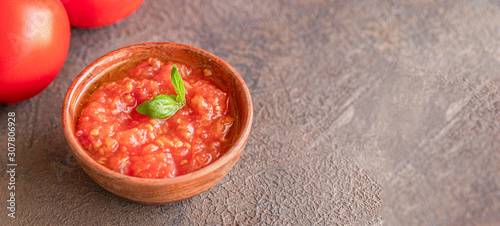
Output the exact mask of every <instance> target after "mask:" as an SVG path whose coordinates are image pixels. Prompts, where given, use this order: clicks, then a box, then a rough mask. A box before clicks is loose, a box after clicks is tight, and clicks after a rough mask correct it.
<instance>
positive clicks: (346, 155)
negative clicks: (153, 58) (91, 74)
mask: <svg viewBox="0 0 500 226" xmlns="http://www.w3.org/2000/svg"><path fill="white" fill-rule="evenodd" d="M152 41H169V42H179V43H184V44H188V45H192V46H196V47H199V48H202V49H205V50H207V51H209V52H212V53H214V54H215V55H217V56H219V57H221V58H222V59H224V60H225V61H226V62H228V63H229V64H230V65H232V66H233V67H234V68H235V69H236V70H237V71H238V72H239V73H240V74H241V75H242V77H243V79H244V80H245V82H246V83H247V85H248V87H249V89H250V92H251V94H252V98H253V103H254V108H255V109H254V124H253V128H252V133H251V135H250V138H249V140H248V144H247V147H246V149H245V151H244V152H243V154H242V156H241V158H240V160H239V161H238V163H237V164H236V165H235V167H234V168H233V169H232V170H231V171H230V172H229V174H228V175H227V176H226V177H225V178H224V179H222V180H221V181H220V182H219V183H218V184H216V185H215V186H214V187H212V188H211V189H209V190H208V191H206V192H204V193H202V194H201V195H199V196H196V197H194V198H191V199H189V200H185V201H183V202H180V203H176V204H170V205H161V206H149V205H142V204H137V203H133V202H130V201H128V200H125V199H122V198H119V197H117V196H115V195H113V194H111V193H109V192H107V191H106V190H104V189H103V188H101V187H100V186H99V185H97V184H96V183H94V182H93V181H92V180H91V179H90V178H89V177H88V176H87V175H86V174H85V173H84V171H83V170H82V169H81V168H80V167H79V166H78V164H77V163H76V162H75V159H74V158H73V157H72V156H71V154H70V151H69V150H70V148H69V146H68V144H67V143H66V140H65V138H64V134H63V131H62V126H61V119H60V115H61V105H62V101H63V97H64V95H65V93H66V90H67V89H68V87H69V85H70V83H71V82H72V80H73V79H74V78H75V77H76V75H78V73H79V72H80V71H81V70H83V68H84V67H85V66H86V65H88V64H89V63H91V62H92V61H94V60H95V59H97V58H98V57H100V56H102V55H104V54H106V53H108V52H110V51H112V50H115V49H118V48H120V47H124V46H127V45H131V44H136V43H141V42H152ZM499 75H500V4H499V3H498V1H487V0H484V1H469V0H459V1H431V0H417V1H411V2H408V3H403V2H400V1H323V0H308V1H295V0H292V1H285V0H280V1H242V0H233V1H171V0H164V1H152V0H149V1H146V2H145V3H144V4H143V5H142V6H141V8H139V10H138V11H136V12H135V13H134V14H132V15H131V16H130V17H128V18H126V19H124V20H122V21H120V22H118V23H116V24H114V25H111V26H108V27H104V28H100V29H77V28H73V29H72V37H71V47H70V50H69V53H68V57H67V59H66V62H65V65H64V67H63V68H62V70H61V72H60V73H59V75H58V77H57V78H56V79H55V81H54V82H53V83H52V84H51V85H50V86H49V87H48V88H47V89H46V90H45V91H44V92H42V93H41V94H40V95H38V96H36V97H35V98H32V99H30V100H29V101H25V102H22V103H19V104H13V105H8V106H0V122H3V123H1V125H0V138H1V139H0V146H1V147H2V149H1V150H6V148H4V147H7V141H6V137H7V123H6V122H7V113H8V112H15V113H16V120H17V127H16V129H17V133H16V145H17V156H16V157H17V162H18V167H17V169H16V170H17V174H16V183H17V184H16V208H17V209H16V215H17V218H16V219H15V220H12V219H10V218H9V217H7V210H6V207H7V205H8V204H7V202H5V200H7V199H8V193H7V188H6V187H7V183H8V180H9V177H8V175H7V173H2V174H1V175H0V185H1V186H0V190H1V191H0V199H1V200H2V202H1V203H2V204H0V221H1V222H2V224H12V225H15V224H20V225H25V224H42V225H48V224H54V225H61V224H66V225H91V224H94V225H95V224H102V223H104V224H106V225H118V224H120V225H159V224H166V225H193V224H203V225H204V224H210V225H211V224H242V225H255V224H280V225H281V224H290V225H337V224H338V225H345V224H348V225H379V224H385V225H493V224H496V223H498V222H500V189H499V187H500V76H499ZM6 162H7V156H6V151H3V154H1V155H0V170H1V171H2V172H6V170H7V169H6Z"/></svg>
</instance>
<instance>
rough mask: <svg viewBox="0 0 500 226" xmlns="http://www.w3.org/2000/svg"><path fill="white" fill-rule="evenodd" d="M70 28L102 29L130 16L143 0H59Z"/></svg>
mask: <svg viewBox="0 0 500 226" xmlns="http://www.w3.org/2000/svg"><path fill="white" fill-rule="evenodd" d="M61 2H62V3H63V5H64V7H65V8H66V11H67V13H68V17H69V21H70V23H71V26H74V27H83V28H95V27H104V26H107V25H110V24H113V23H115V22H117V21H119V20H121V19H124V18H125V17H127V16H129V15H130V14H132V13H133V12H134V11H135V10H136V9H137V8H139V6H141V4H142V2H144V0H106V1H103V0H61Z"/></svg>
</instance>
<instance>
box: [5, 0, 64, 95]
mask: <svg viewBox="0 0 500 226" xmlns="http://www.w3.org/2000/svg"><path fill="white" fill-rule="evenodd" d="M0 9H2V13H1V14H0V87H1V88H0V104H11V103H17V102H21V101H24V100H27V99H29V98H31V97H33V96H35V95H37V94H38V93H40V92H41V91H42V90H44V89H45V88H47V86H48V85H49V84H50V83H51V82H52V81H53V80H54V78H55V77H56V76H57V74H58V73H59V71H60V70H61V68H62V66H63V64H64V61H65V60H66V56H67V54H68V50H69V42H70V36H71V30H70V29H71V28H70V26H69V20H68V16H67V14H66V12H65V10H64V7H63V5H62V4H61V2H60V1H59V0H2V1H0Z"/></svg>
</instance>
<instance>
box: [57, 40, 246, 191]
mask: <svg viewBox="0 0 500 226" xmlns="http://www.w3.org/2000/svg"><path fill="white" fill-rule="evenodd" d="M151 46H158V47H162V48H165V47H166V48H178V49H184V50H191V51H192V52H193V53H195V54H199V55H201V56H205V57H206V58H208V59H212V60H214V61H215V63H216V64H219V65H220V66H221V67H222V68H225V69H227V71H229V72H230V74H231V76H232V77H233V78H234V79H235V81H237V82H236V83H239V84H241V86H242V90H243V92H242V95H243V99H244V100H246V102H247V103H242V104H243V105H246V107H245V108H246V109H248V111H247V114H246V117H243V116H239V117H242V118H243V121H242V122H241V124H240V126H241V127H243V129H242V131H241V133H239V134H238V135H237V137H236V139H235V140H234V142H233V144H232V145H231V147H230V148H229V149H228V150H227V151H226V153H224V154H223V155H222V156H221V157H220V158H218V159H217V160H215V161H214V162H212V163H210V164H209V165H207V166H205V167H203V168H201V169H198V170H196V171H194V172H191V173H188V174H184V175H181V176H177V177H172V178H141V177H134V176H129V175H123V174H120V173H118V172H114V171H112V170H111V169H109V168H107V167H105V166H103V165H101V164H98V163H97V161H95V160H94V159H92V158H91V157H90V155H88V154H87V152H86V150H85V148H84V147H83V146H82V145H81V144H80V142H79V141H78V139H77V138H76V136H75V131H74V130H75V129H76V125H73V124H72V122H73V121H75V124H76V120H78V119H75V120H73V119H72V116H71V114H70V111H69V106H70V103H71V101H72V100H73V99H75V98H80V97H81V95H76V88H77V87H79V86H81V85H82V84H84V80H85V79H89V78H90V79H92V80H94V79H95V78H96V77H97V75H92V76H91V72H92V70H93V69H94V68H96V67H98V66H99V65H100V64H101V63H104V62H106V61H108V60H112V59H116V58H121V57H125V56H126V55H127V54H123V53H126V52H127V51H126V50H129V49H132V48H137V47H151ZM100 74H101V76H102V75H104V74H105V73H100ZM84 88H85V87H84ZM79 101H80V100H79ZM252 121H253V104H252V99H251V96H250V91H249V90H248V87H247V85H246V84H245V81H244V80H243V78H242V77H241V76H240V75H239V74H238V72H237V71H236V70H234V68H233V67H231V66H230V65H229V64H228V63H227V62H225V61H224V60H222V59H220V58H219V57H217V56H216V55H214V54H212V53H210V52H208V51H206V50H203V49H200V48H197V47H194V46H190V45H186V44H181V43H174V42H145V43H138V44H133V45H129V46H125V47H122V48H119V49H116V50H114V51H111V52H109V53H107V54H105V55H103V56H101V57H99V58H98V59H97V60H95V61H93V62H92V63H90V64H89V65H88V66H87V67H85V69H83V70H82V72H80V73H79V74H78V76H77V77H76V78H75V79H74V80H73V82H72V83H71V85H70V87H69V88H68V91H67V92H66V95H65V97H64V101H63V108H62V124H63V130H64V135H65V137H66V140H67V141H68V143H69V146H70V149H71V152H72V154H73V155H77V156H75V157H77V160H78V158H80V159H81V160H82V161H84V163H85V164H86V165H88V166H89V168H90V170H92V171H93V172H94V173H96V174H98V175H100V176H102V177H105V178H111V179H119V180H125V181H129V182H131V183H135V184H136V185H148V186H164V185H169V184H170V185H171V184H178V183H183V182H188V181H192V180H197V179H199V178H203V177H204V176H206V175H208V174H210V173H211V172H213V171H216V170H217V169H219V168H221V167H223V166H224V165H225V164H227V163H229V162H230V161H231V160H232V159H233V158H235V157H236V158H239V155H240V154H241V152H242V151H243V148H244V146H245V145H246V141H247V139H248V136H249V134H250V129H251V126H252ZM79 164H80V163H79ZM80 165H81V164H80ZM81 167H82V168H83V169H85V168H84V167H83V166H81Z"/></svg>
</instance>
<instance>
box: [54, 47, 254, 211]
mask: <svg viewBox="0 0 500 226" xmlns="http://www.w3.org/2000/svg"><path fill="white" fill-rule="evenodd" d="M149 57H157V58H159V59H162V60H172V61H175V62H179V63H184V64H187V65H190V66H193V67H204V68H209V69H211V70H212V71H213V76H215V78H214V79H215V80H216V83H217V82H218V83H219V84H221V86H224V87H226V91H227V92H228V94H229V96H230V98H231V99H232V101H233V102H234V107H235V112H236V120H235V122H236V123H235V124H234V125H235V126H236V127H235V130H234V133H235V134H234V136H235V139H234V143H233V145H232V146H231V147H230V148H229V150H227V152H226V153H225V154H223V155H222V156H221V157H220V158H219V159H217V160H216V161H214V162H213V163H211V164H209V165H208V166H206V167H204V168H202V169H199V170H197V171H194V172H191V173H189V174H186V175H182V176H178V177H174V178H165V179H145V178H139V177H132V176H127V175H122V174H119V173H117V172H114V171H112V170H110V169H108V168H106V167H104V166H102V165H100V164H99V163H97V162H96V161H94V160H93V159H92V158H91V157H90V156H89V155H88V154H87V152H86V150H85V148H84V147H83V146H82V145H81V144H80V143H79V141H78V139H77V138H76V136H75V128H76V122H77V120H78V118H77V117H78V115H79V111H80V108H81V107H82V105H83V104H84V103H82V102H84V99H85V98H84V96H85V94H87V91H88V90H89V89H90V88H91V87H92V84H93V83H94V82H96V81H97V80H98V79H99V78H101V77H103V76H105V75H106V74H107V73H108V72H110V71H111V70H113V69H116V68H118V67H122V66H123V67H124V66H126V65H127V64H133V63H136V62H138V61H142V60H146V59H147V58H149ZM252 118H253V106H252V100H251V97H250V92H249V91H248V88H247V86H246V85H245V82H244V81H243V79H242V78H241V77H240V76H239V75H238V73H237V72H236V71H235V70H234V69H233V68H232V67H231V66H229V64H227V63H226V62H224V61H223V60H221V59H220V58H218V57H217V56H215V55H213V54H211V53H209V52H207V51H204V50H201V49H198V48H195V47H192V46H188V45H183V44H178V43H170V42H153V43H142V44H136V45H132V46H128V47H124V48H121V49H118V50H116V51H113V52H111V53H108V54H106V55H104V56H103V57H101V58H99V59H97V60H96V61H94V62H93V63H91V64H90V65H89V66H88V67H86V68H85V69H84V70H83V71H82V72H81V73H80V74H79V75H78V77H76V78H75V80H74V81H73V83H72V84H71V86H70V87H69V89H68V92H67V93H66V96H65V98H64V103H63V107H62V124H63V129H64V134H65V136H66V139H67V141H68V143H69V145H70V147H71V150H72V154H73V156H74V157H75V158H76V160H77V161H78V163H79V164H80V166H81V167H82V168H83V170H84V171H85V172H86V173H87V174H88V175H89V176H90V177H91V178H92V179H93V180H94V181H95V182H97V183H98V184H99V185H101V186H102V187H104V188H105V189H106V190H108V191H110V192H112V193H113V194H115V195H118V196H120V197H123V198H126V199H130V200H133V201H136V202H139V203H146V204H166V203H174V202H179V201H182V200H185V199H188V198H191V197H193V196H195V195H198V194H200V193H202V192H203V191H205V190H207V189H208V188H210V187H212V186H213V185H215V184H216V183H217V182H218V181H219V180H221V179H222V178H223V177H224V176H225V175H226V174H227V173H228V172H229V170H231V168H232V167H233V166H234V164H235V163H236V161H238V158H239V156H240V155H241V152H242V151H243V149H244V147H245V145H246V141H247V139H248V135H249V133H250V128H251V125H252Z"/></svg>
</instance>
